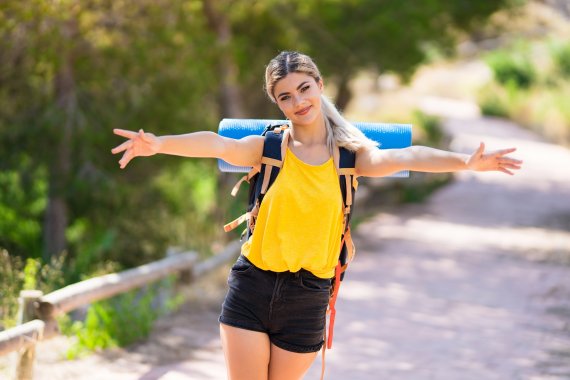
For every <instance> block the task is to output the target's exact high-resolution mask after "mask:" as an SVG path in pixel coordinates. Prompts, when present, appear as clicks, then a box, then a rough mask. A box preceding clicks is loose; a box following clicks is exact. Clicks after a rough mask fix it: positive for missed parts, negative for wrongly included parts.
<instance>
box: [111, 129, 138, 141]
mask: <svg viewBox="0 0 570 380" xmlns="http://www.w3.org/2000/svg"><path fill="white" fill-rule="evenodd" d="M141 131H142V129H141ZM113 133H114V134H116V135H119V136H123V137H126V138H128V139H132V138H134V137H137V135H138V133H137V132H133V131H128V130H126V129H118V128H115V129H113Z"/></svg>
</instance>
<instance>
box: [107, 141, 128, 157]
mask: <svg viewBox="0 0 570 380" xmlns="http://www.w3.org/2000/svg"><path fill="white" fill-rule="evenodd" d="M132 145H133V142H132V140H127V141H125V142H124V143H122V144H121V145H119V146H117V147H115V148H113V149H111V153H113V154H116V153H121V152H122V151H123V150H127V149H129V148H130V147H131V146H132Z"/></svg>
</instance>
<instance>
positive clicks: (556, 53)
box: [552, 44, 570, 77]
mask: <svg viewBox="0 0 570 380" xmlns="http://www.w3.org/2000/svg"><path fill="white" fill-rule="evenodd" d="M552 61H553V63H554V67H555V70H556V71H557V72H558V73H559V74H561V75H562V76H564V77H570V44H566V45H558V46H557V47H555V48H554V49H552Z"/></svg>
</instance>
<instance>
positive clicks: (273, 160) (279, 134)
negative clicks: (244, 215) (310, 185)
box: [246, 125, 289, 239]
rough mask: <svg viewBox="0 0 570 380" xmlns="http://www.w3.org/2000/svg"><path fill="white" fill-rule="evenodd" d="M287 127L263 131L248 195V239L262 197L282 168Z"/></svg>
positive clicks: (251, 232)
mask: <svg viewBox="0 0 570 380" xmlns="http://www.w3.org/2000/svg"><path fill="white" fill-rule="evenodd" d="M288 127H289V126H288V125H282V126H268V127H266V128H265V130H264V131H263V135H264V136H265V142H264V144H263V155H262V157H261V168H260V170H259V174H258V175H257V178H256V179H255V184H254V186H252V188H251V189H250V194H249V200H250V205H249V210H248V212H249V216H248V219H249V223H248V228H247V231H246V233H247V238H248V239H249V237H250V236H251V234H253V230H254V228H255V221H256V220H257V215H258V213H259V208H260V207H261V202H262V201H263V197H265V194H267V191H269V188H270V187H271V185H273V183H274V182H275V180H276V179H277V175H279V172H280V170H281V168H282V167H283V157H282V152H283V149H282V148H283V143H284V141H283V138H284V135H285V133H288V132H286V129H287V128H288Z"/></svg>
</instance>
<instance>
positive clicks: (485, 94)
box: [478, 84, 509, 117]
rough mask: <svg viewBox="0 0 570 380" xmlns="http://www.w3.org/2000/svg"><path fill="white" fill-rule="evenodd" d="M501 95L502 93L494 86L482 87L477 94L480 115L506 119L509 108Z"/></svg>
mask: <svg viewBox="0 0 570 380" xmlns="http://www.w3.org/2000/svg"><path fill="white" fill-rule="evenodd" d="M503 94H504V91H502V89H499V88H497V86H496V85H494V84H491V85H488V86H486V87H484V88H483V89H482V90H481V92H480V93H479V99H478V102H479V107H480V108H481V113H482V114H483V115H486V116H495V117H507V116H508V114H509V107H508V105H507V99H506V97H505V96H504V95H503Z"/></svg>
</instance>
